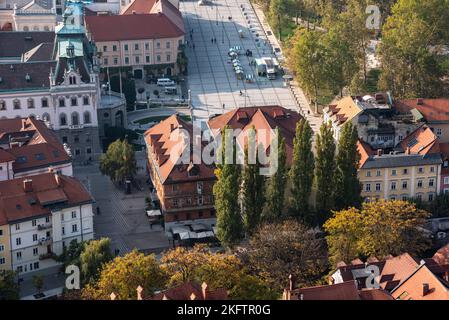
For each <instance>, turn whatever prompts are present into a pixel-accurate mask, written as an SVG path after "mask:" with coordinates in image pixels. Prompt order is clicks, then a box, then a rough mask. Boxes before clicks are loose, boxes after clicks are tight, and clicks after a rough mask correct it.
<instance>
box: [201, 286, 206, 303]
mask: <svg viewBox="0 0 449 320" xmlns="http://www.w3.org/2000/svg"><path fill="white" fill-rule="evenodd" d="M201 293H202V294H203V300H207V299H206V297H207V283H206V282H203V284H202V285H201Z"/></svg>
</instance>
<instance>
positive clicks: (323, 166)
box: [315, 123, 335, 224]
mask: <svg viewBox="0 0 449 320" xmlns="http://www.w3.org/2000/svg"><path fill="white" fill-rule="evenodd" d="M334 175H335V142H334V137H333V134H332V126H331V124H330V123H323V124H322V125H321V127H320V133H319V134H318V135H317V136H316V160H315V183H316V211H317V213H318V215H319V221H320V224H321V223H323V222H324V221H326V220H327V218H329V216H330V211H331V210H332V209H334V197H333V191H334V186H333V185H332V183H329V182H330V181H333V180H334Z"/></svg>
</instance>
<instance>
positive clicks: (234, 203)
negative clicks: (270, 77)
mask: <svg viewBox="0 0 449 320" xmlns="http://www.w3.org/2000/svg"><path fill="white" fill-rule="evenodd" d="M227 139H228V140H230V141H232V146H227V145H226V144H227V142H226V140H227ZM228 143H229V142H228ZM226 148H230V149H228V150H229V151H225V150H226ZM227 153H228V155H229V156H226V154H227ZM219 157H221V164H218V165H217V169H216V170H215V176H216V177H217V181H216V182H215V184H214V187H213V193H214V199H215V209H216V210H217V229H218V231H217V237H218V239H219V240H220V242H221V243H222V244H223V246H225V247H232V246H234V245H236V244H237V243H239V242H240V240H241V239H242V237H243V223H242V216H241V214H240V206H239V186H240V167H239V165H237V164H236V146H235V143H234V141H233V137H232V130H231V129H230V128H229V127H225V128H224V129H223V131H222V145H221V153H219ZM230 158H232V159H230Z"/></svg>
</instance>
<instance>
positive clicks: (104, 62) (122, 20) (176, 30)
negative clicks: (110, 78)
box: [85, 0, 185, 79]
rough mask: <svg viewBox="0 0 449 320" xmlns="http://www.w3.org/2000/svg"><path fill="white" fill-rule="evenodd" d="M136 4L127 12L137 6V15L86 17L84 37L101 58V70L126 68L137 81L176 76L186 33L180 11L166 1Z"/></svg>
mask: <svg viewBox="0 0 449 320" xmlns="http://www.w3.org/2000/svg"><path fill="white" fill-rule="evenodd" d="M136 1H137V2H136ZM136 1H135V2H132V3H131V4H130V7H129V10H131V9H130V8H132V7H136V8H137V7H138V8H139V9H137V10H138V11H139V12H138V13H136V12H135V10H131V14H129V10H125V11H123V12H122V14H120V15H88V16H86V19H85V20H86V26H87V31H88V32H87V35H88V38H89V40H91V41H93V42H94V43H95V45H96V47H97V50H98V53H99V54H100V55H101V59H100V64H101V67H102V68H109V69H111V72H113V71H114V70H116V68H119V67H120V68H125V69H128V70H130V71H132V72H133V74H134V77H135V78H139V79H141V78H143V77H145V76H147V75H152V76H162V75H167V76H171V75H175V74H176V73H178V71H179V67H178V65H177V63H176V62H177V57H178V53H180V52H181V48H182V46H183V44H184V34H185V30H184V20H183V17H182V15H181V12H180V11H179V9H178V8H177V7H176V6H174V5H173V4H172V3H170V1H168V0H157V1H147V2H144V3H141V1H139V0H136ZM150 5H151V8H150ZM133 11H134V13H135V14H133Z"/></svg>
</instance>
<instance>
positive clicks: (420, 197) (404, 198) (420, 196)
mask: <svg viewBox="0 0 449 320" xmlns="http://www.w3.org/2000/svg"><path fill="white" fill-rule="evenodd" d="M434 197H435V195H434V194H433V193H429V194H428V195H427V200H428V201H429V202H431V201H433V199H434ZM416 198H417V199H418V200H421V201H422V200H424V194H423V193H418V194H416ZM379 199H380V197H372V198H369V197H368V198H366V199H365V201H366V202H370V201H371V200H373V201H374V200H379ZM398 199H400V200H402V201H408V200H409V199H410V197H409V195H406V194H404V195H401V196H397V195H391V196H390V200H398Z"/></svg>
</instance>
